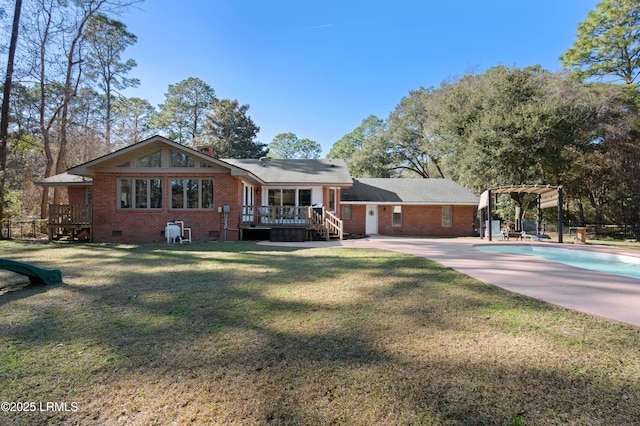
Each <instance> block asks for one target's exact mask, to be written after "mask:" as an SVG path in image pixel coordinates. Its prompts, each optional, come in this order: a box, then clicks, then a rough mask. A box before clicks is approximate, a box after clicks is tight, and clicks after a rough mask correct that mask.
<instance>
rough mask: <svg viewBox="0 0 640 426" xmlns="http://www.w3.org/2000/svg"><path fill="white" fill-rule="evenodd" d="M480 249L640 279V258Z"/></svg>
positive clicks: (522, 248)
mask: <svg viewBox="0 0 640 426" xmlns="http://www.w3.org/2000/svg"><path fill="white" fill-rule="evenodd" d="M475 248H476V249H478V250H480V251H485V252H490V253H510V254H524V255H529V256H538V257H543V258H545V259H549V260H552V261H554V262H559V263H564V264H566V265H571V266H576V267H578V268H583V269H590V270H592V271H599V272H607V273H609V274H616V275H622V276H626V277H632V278H637V279H640V258H638V257H632V256H624V255H619V254H612V253H602V252H596V251H588V250H571V249H566V248H559V247H541V246H525V245H491V246H489V245H486V246H485V245H483V246H476V247H475Z"/></svg>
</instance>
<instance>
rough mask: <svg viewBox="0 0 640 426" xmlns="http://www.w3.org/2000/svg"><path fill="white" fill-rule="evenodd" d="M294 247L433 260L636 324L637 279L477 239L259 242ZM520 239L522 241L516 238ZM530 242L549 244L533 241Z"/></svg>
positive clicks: (639, 315) (639, 314) (639, 311)
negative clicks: (503, 249)
mask: <svg viewBox="0 0 640 426" xmlns="http://www.w3.org/2000/svg"><path fill="white" fill-rule="evenodd" d="M264 244H273V245H287V246H296V247H307V248H311V247H347V248H364V249H367V248H376V249H382V250H390V251H396V252H401V253H407V254H412V255H415V256H420V257H424V258H427V259H431V260H434V261H436V262H438V263H440V264H442V265H445V266H448V267H450V268H452V269H454V270H456V271H458V272H461V273H463V274H466V275H469V276H471V277H473V278H476V279H478V280H480V281H483V282H486V283H490V284H494V285H496V286H498V287H502V288H504V289H507V290H510V291H513V292H515V293H519V294H523V295H526V296H529V297H533V298H535V299H538V300H543V301H545V302H549V303H552V304H555V305H559V306H564V307H566V308H570V309H574V310H577V311H580V312H585V313H588V314H592V315H597V316H601V317H605V318H609V319H612V320H615V321H619V322H623V323H627V324H631V325H634V326H640V280H638V279H634V278H627V277H622V276H617V275H611V274H606V273H600V272H595V271H588V270H585V269H580V268H576V267H573V266H569V265H564V264H561V263H556V262H552V261H550V260H546V259H543V258H539V257H536V256H525V255H515V254H503V253H488V252H482V251H479V250H476V249H475V248H474V246H475V245H477V244H514V243H512V242H505V243H502V242H493V243H489V242H486V241H483V240H480V239H444V238H442V239H428V238H397V237H383V236H376V237H372V238H364V239H359V240H345V241H329V242H305V243H264ZM519 244H522V243H519ZM531 244H544V245H547V244H550V243H544V242H537V243H531ZM553 247H567V248H572V249H587V250H597V251H603V252H608V253H617V254H626V255H630V256H635V257H640V251H635V250H623V249H615V248H608V247H605V246H576V245H573V244H562V245H560V244H553Z"/></svg>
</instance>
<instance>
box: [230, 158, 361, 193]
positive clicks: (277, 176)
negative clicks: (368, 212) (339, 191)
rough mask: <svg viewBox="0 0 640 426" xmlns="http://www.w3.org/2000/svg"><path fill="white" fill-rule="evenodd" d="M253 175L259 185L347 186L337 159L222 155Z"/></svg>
mask: <svg viewBox="0 0 640 426" xmlns="http://www.w3.org/2000/svg"><path fill="white" fill-rule="evenodd" d="M222 161H224V162H226V163H229V164H232V165H234V166H236V167H238V168H241V169H244V170H246V171H248V172H250V173H251V174H252V175H254V176H256V177H257V178H258V179H259V180H260V181H261V182H262V183H263V185H327V186H340V187H350V186H351V184H352V181H351V175H350V174H349V170H348V169H347V165H346V164H345V162H344V160H339V159H330V160H328V159H288V160H279V159H268V158H264V157H263V158H261V159H224V160H222Z"/></svg>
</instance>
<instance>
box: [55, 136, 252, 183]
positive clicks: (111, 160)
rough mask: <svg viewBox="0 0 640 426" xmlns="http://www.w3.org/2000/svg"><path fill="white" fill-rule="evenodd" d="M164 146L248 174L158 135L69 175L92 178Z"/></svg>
mask: <svg viewBox="0 0 640 426" xmlns="http://www.w3.org/2000/svg"><path fill="white" fill-rule="evenodd" d="M163 145H168V146H169V147H171V148H174V149H176V150H179V151H182V152H184V153H186V154H188V155H190V156H192V157H194V158H197V159H199V160H202V161H205V162H208V163H211V164H213V165H216V166H219V167H223V168H225V169H231V172H232V174H246V172H244V171H241V170H238V169H237V168H236V167H234V166H233V165H231V164H229V163H226V162H224V161H222V160H219V159H216V158H213V157H211V156H210V155H207V154H203V153H201V152H198V151H196V150H195V149H192V148H189V147H187V146H184V145H182V144H179V143H178V142H174V141H172V140H170V139H167V138H165V137H162V136H158V135H156V136H152V137H150V138H148V139H145V140H143V141H140V142H137V143H134V144H133V145H129V146H126V147H124V148H121V149H119V150H117V151H114V152H112V153H109V154H106V155H103V156H101V157H98V158H95V159H93V160H90V161H87V162H86V163H83V164H80V165H78V166H75V167H71V168H70V169H68V170H67V173H69V174H74V175H80V176H90V177H92V176H95V172H96V169H98V168H100V167H101V166H103V165H115V164H117V163H118V162H119V161H124V159H126V158H129V156H131V155H132V154H133V153H136V152H151V151H153V150H154V149H157V148H159V147H161V146H163Z"/></svg>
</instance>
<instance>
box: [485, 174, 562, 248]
mask: <svg viewBox="0 0 640 426" xmlns="http://www.w3.org/2000/svg"><path fill="white" fill-rule="evenodd" d="M514 193H526V194H537V195H538V224H537V229H538V232H539V231H540V228H541V227H542V209H545V208H548V207H557V209H558V242H559V243H561V242H562V220H563V216H564V213H563V211H562V186H551V185H512V186H500V187H496V188H489V189H487V190H486V191H484V192H483V193H482V195H481V196H480V203H479V204H478V214H479V215H480V237H482V224H483V223H484V217H483V214H484V211H485V210H486V211H487V218H488V219H489V220H488V222H487V236H488V238H489V241H491V234H492V231H493V230H492V229H491V227H492V225H491V222H492V221H491V217H492V214H493V212H492V210H493V205H494V200H493V196H494V195H498V194H514Z"/></svg>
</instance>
